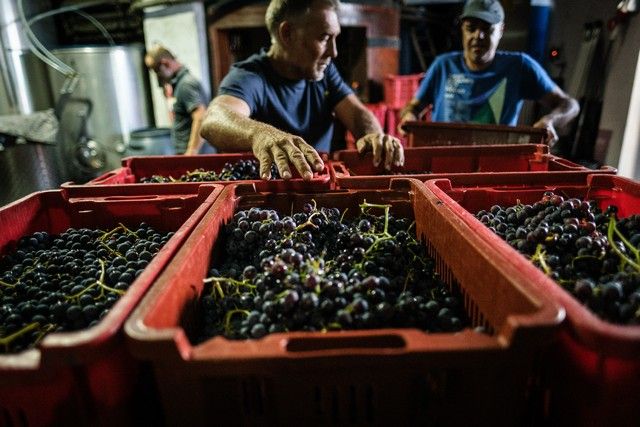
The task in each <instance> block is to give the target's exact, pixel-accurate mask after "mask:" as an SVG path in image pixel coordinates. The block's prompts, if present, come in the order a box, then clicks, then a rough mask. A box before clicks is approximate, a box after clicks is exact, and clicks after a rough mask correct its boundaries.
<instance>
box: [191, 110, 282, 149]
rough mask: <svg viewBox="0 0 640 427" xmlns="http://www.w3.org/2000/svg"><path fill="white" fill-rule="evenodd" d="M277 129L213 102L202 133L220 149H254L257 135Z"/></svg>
mask: <svg viewBox="0 0 640 427" xmlns="http://www.w3.org/2000/svg"><path fill="white" fill-rule="evenodd" d="M274 131H277V129H276V128H274V127H273V126H271V125H268V124H266V123H262V122H258V121H256V120H253V119H250V118H248V117H243V116H241V115H239V114H237V113H236V112H234V111H232V110H230V109H228V108H225V107H224V106H221V105H215V104H212V105H211V106H210V107H209V108H208V109H207V113H206V115H205V118H204V120H203V123H202V128H201V130H200V135H202V137H203V138H205V139H206V140H207V141H209V142H210V143H211V144H213V145H214V146H215V147H216V148H218V149H219V150H220V151H227V152H234V151H236V152H237V151H252V148H253V143H252V142H253V140H254V138H256V136H257V135H260V134H268V133H272V132H274Z"/></svg>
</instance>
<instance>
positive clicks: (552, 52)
mask: <svg viewBox="0 0 640 427" xmlns="http://www.w3.org/2000/svg"><path fill="white" fill-rule="evenodd" d="M556 56H558V51H557V50H555V49H554V50H552V51H551V57H553V58H555V57H556Z"/></svg>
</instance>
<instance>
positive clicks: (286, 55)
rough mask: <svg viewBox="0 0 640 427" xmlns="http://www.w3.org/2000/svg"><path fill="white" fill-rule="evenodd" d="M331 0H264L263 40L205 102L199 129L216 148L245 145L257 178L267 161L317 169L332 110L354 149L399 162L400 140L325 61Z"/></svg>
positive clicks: (333, 16) (281, 167)
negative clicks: (267, 39)
mask: <svg viewBox="0 0 640 427" xmlns="http://www.w3.org/2000/svg"><path fill="white" fill-rule="evenodd" d="M338 6H339V2H338V0H296V1H284V0H271V2H270V4H269V6H268V8H267V13H266V15H265V23H266V25H267V29H268V30H269V33H270V35H271V47H270V48H269V50H268V51H266V52H264V51H263V52H261V53H259V54H256V55H253V56H251V57H250V58H248V59H247V60H245V61H243V62H240V63H237V64H235V65H234V66H233V67H232V69H231V70H230V71H229V74H228V75H227V76H226V77H225V78H224V79H223V81H222V83H221V84H220V87H219V88H218V96H217V97H216V98H215V99H214V100H213V101H212V102H211V104H210V105H209V108H208V110H207V114H206V116H205V118H204V121H203V124H202V136H203V137H205V138H206V139H207V140H208V141H209V142H210V143H212V144H213V145H215V146H216V147H217V148H219V149H222V150H224V151H253V153H254V155H255V156H256V158H257V159H258V160H259V161H260V176H261V177H262V178H263V179H268V177H269V176H270V169H271V165H272V164H273V163H274V162H275V164H276V167H277V168H278V171H279V173H280V176H282V177H283V178H285V179H288V178H291V169H290V167H289V162H291V163H293V165H294V166H295V168H296V169H297V171H298V172H299V173H300V176H301V177H302V178H304V179H311V177H312V176H313V171H321V170H322V169H323V167H324V165H323V162H322V159H321V158H320V155H319V154H318V151H329V150H330V148H331V147H330V141H331V135H332V132H333V119H334V116H335V117H336V118H338V120H340V121H341V122H342V123H343V124H344V125H345V127H346V128H347V129H348V130H349V131H351V133H352V134H353V135H354V136H355V137H356V138H357V140H356V147H357V148H358V150H359V151H360V152H364V151H366V150H372V151H373V162H374V164H375V165H376V166H377V165H378V164H381V163H384V166H385V167H386V168H387V169H390V168H391V166H392V165H396V166H399V165H402V164H403V163H404V152H403V150H402V145H400V141H399V140H398V139H397V138H395V137H393V136H391V135H387V134H385V133H384V132H383V130H382V127H381V126H380V123H379V122H378V120H377V119H376V117H375V116H374V115H373V113H371V112H370V111H369V110H368V109H367V108H366V107H365V106H364V105H363V104H362V102H360V100H358V98H357V97H356V95H355V94H354V93H353V91H352V90H351V88H349V86H348V85H347V84H345V82H344V81H343V80H342V77H340V75H339V74H338V71H337V69H336V67H335V65H334V64H333V63H332V60H333V59H334V58H335V57H336V56H337V54H338V52H337V49H336V38H337V37H338V35H339V34H340V24H339V23H338V15H337V12H338Z"/></svg>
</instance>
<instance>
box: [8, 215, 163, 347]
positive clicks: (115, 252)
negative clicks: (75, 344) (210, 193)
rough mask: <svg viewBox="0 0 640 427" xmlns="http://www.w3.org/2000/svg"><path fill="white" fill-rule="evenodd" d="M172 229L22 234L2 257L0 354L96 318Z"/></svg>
mask: <svg viewBox="0 0 640 427" xmlns="http://www.w3.org/2000/svg"><path fill="white" fill-rule="evenodd" d="M172 235H173V233H161V232H158V231H156V230H154V229H153V228H151V227H150V226H149V225H147V224H145V223H142V224H140V226H139V227H138V228H137V229H135V230H129V229H128V228H126V227H125V226H124V225H120V226H118V227H116V228H114V229H113V230H110V231H106V232H105V231H101V230H93V229H87V228H80V229H75V228H69V229H67V230H66V231H65V232H63V233H61V234H59V235H55V234H49V233H46V232H36V233H33V234H31V235H27V236H24V237H22V238H21V239H20V240H19V241H18V242H17V245H16V248H15V250H13V251H12V252H11V253H9V254H7V255H5V256H4V257H3V258H2V259H1V260H0V353H12V352H18V351H22V350H25V349H28V348H31V347H34V346H35V345H36V344H37V343H38V342H39V341H40V340H41V339H42V338H43V337H44V336H45V335H46V334H47V333H50V332H65V331H76V330H80V329H84V328H87V327H92V326H94V325H96V324H97V323H98V322H99V321H100V319H102V318H103V317H104V316H105V315H106V314H107V313H108V312H109V310H110V308H111V307H112V306H113V305H114V304H115V302H116V301H117V300H118V299H119V298H120V297H121V296H122V295H124V293H125V292H126V291H127V289H128V288H129V286H130V285H131V283H132V282H133V281H134V280H135V278H136V277H138V276H139V275H140V273H142V271H143V270H144V268H145V267H146V266H147V265H148V264H149V262H150V261H151V259H152V258H153V256H154V255H155V254H156V253H157V252H158V251H159V250H160V248H161V247H162V246H163V245H164V244H165V243H166V242H167V240H168V239H169V238H170V237H171V236H172Z"/></svg>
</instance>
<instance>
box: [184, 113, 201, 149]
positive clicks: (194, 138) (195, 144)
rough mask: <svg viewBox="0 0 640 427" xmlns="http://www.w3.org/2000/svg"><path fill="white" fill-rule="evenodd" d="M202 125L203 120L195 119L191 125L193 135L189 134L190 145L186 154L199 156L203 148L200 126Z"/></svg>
mask: <svg viewBox="0 0 640 427" xmlns="http://www.w3.org/2000/svg"><path fill="white" fill-rule="evenodd" d="M201 125H202V119H199V118H198V119H194V120H193V122H192V123H191V133H190V134H189V143H188V144H187V151H186V153H189V154H197V153H198V151H199V150H200V147H201V146H202V139H201V138H200V126H201Z"/></svg>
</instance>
